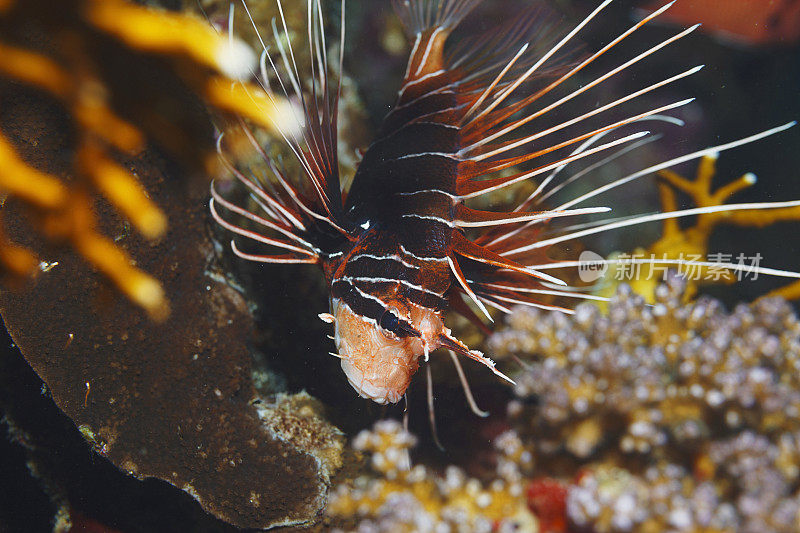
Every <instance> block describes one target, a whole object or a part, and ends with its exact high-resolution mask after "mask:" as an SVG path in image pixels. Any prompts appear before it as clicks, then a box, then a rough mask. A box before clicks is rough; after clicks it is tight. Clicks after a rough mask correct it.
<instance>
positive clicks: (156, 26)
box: [0, 0, 297, 319]
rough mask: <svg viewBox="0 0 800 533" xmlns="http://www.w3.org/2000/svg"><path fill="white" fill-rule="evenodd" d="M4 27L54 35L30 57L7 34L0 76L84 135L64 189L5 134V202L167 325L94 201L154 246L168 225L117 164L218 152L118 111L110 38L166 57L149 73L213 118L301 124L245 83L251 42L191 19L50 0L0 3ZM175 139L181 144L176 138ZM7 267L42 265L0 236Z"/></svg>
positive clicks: (158, 301)
mask: <svg viewBox="0 0 800 533" xmlns="http://www.w3.org/2000/svg"><path fill="white" fill-rule="evenodd" d="M54 11H57V12H58V13H56V12H54ZM0 25H2V26H4V27H6V28H22V27H25V26H26V25H31V26H32V27H34V28H39V29H41V30H42V33H43V34H46V35H48V36H50V38H51V39H52V43H51V44H52V46H45V47H39V46H36V47H35V49H28V48H27V47H26V46H25V44H27V37H26V35H25V34H24V32H23V33H22V35H21V36H20V35H16V34H15V32H13V31H11V32H9V31H6V32H4V33H3V40H2V41H0V76H2V77H4V78H7V79H10V80H14V81H16V82H18V83H21V84H23V85H26V86H28V87H31V88H34V89H36V90H39V91H44V92H45V93H47V94H49V95H50V96H51V97H53V98H55V99H56V100H57V101H58V102H59V103H60V104H61V105H62V106H63V107H64V108H65V110H66V111H67V113H68V114H69V116H70V117H71V119H72V121H73V122H74V128H75V131H76V132H77V143H76V146H75V148H74V150H75V153H74V158H73V159H74V165H73V168H72V177H73V178H74V179H73V180H71V182H70V184H69V185H68V184H67V183H66V182H64V181H62V180H61V179H60V177H58V176H54V175H50V174H47V173H45V172H42V171H41V170H40V169H37V168H33V167H32V166H30V165H29V164H28V163H27V162H26V161H24V160H23V158H22V157H20V155H19V154H18V147H15V146H14V144H13V143H12V142H11V141H10V140H9V138H7V137H6V136H5V135H4V134H1V133H0V194H4V195H6V196H8V197H11V198H15V199H17V200H19V201H20V202H21V203H22V204H24V205H26V206H28V207H29V208H31V209H32V210H33V211H34V213H35V214H36V218H35V219H36V220H38V221H40V222H41V225H40V228H39V229H40V230H41V231H42V233H43V234H44V235H45V236H46V237H47V238H49V239H50V240H51V241H55V242H66V243H68V244H70V245H71V246H72V248H73V249H74V250H76V251H77V252H78V253H79V254H81V255H82V256H83V257H84V258H85V259H86V260H87V261H89V262H90V263H91V264H92V265H93V266H94V267H95V268H97V269H98V270H99V271H100V272H102V273H103V274H105V275H106V276H107V277H108V278H110V279H111V280H112V281H113V282H114V283H115V284H116V285H117V286H118V287H119V289H120V290H121V291H122V292H123V293H125V294H126V295H127V296H128V297H129V298H130V299H131V300H132V301H134V302H135V303H136V304H138V305H140V306H141V307H143V308H144V309H145V310H146V311H147V312H148V313H149V314H150V315H151V317H153V318H156V319H159V318H163V317H165V316H166V314H167V309H168V304H167V299H166V297H165V295H164V294H163V290H162V289H161V286H160V284H159V282H158V281H157V280H155V279H154V278H152V277H150V276H149V275H147V274H145V273H144V272H141V271H140V270H139V269H137V268H136V267H135V266H133V261H132V260H131V258H130V257H128V255H127V254H126V253H125V252H124V251H122V249H120V248H119V247H118V246H117V245H116V244H115V243H114V242H113V241H112V240H111V239H108V238H106V237H104V236H103V235H101V234H100V233H99V232H98V231H97V229H96V226H97V224H96V216H95V214H94V212H93V210H92V207H91V206H92V201H91V195H92V193H93V192H95V193H99V194H101V195H102V196H104V197H105V198H106V199H107V200H108V201H109V202H110V203H111V204H112V205H113V206H115V207H116V209H117V210H119V211H120V212H121V213H122V214H123V215H124V216H125V217H126V218H127V219H128V220H129V221H130V222H131V224H132V225H133V226H134V227H135V228H136V230H138V231H139V233H141V234H142V235H143V236H145V237H146V238H149V239H157V238H159V237H161V236H162V235H164V232H165V231H166V228H167V220H166V217H165V215H164V213H163V212H162V211H161V209H159V207H158V206H157V205H156V204H155V202H153V201H152V200H151V199H150V198H149V197H148V194H147V192H146V191H145V190H144V189H143V188H142V186H141V185H140V184H139V182H138V180H137V179H136V176H135V175H134V174H132V173H131V172H130V171H129V170H128V169H126V168H125V167H124V166H122V165H121V164H120V163H119V162H118V160H119V159H120V158H122V157H124V156H128V157H130V156H134V155H136V154H138V153H139V152H141V151H142V150H143V149H144V148H145V145H146V144H147V143H148V142H149V141H151V139H153V138H155V139H157V140H159V141H160V142H162V143H163V144H165V145H166V146H167V148H180V149H182V148H184V147H186V146H189V147H192V150H191V151H192V153H199V154H202V153H203V152H206V153H207V154H209V155H210V154H211V153H213V150H214V146H213V142H212V139H210V138H209V139H198V138H197V137H198V136H199V134H198V133H197V132H194V131H180V130H174V131H173V130H170V131H169V133H167V130H168V129H169V128H167V126H172V127H174V125H173V124H169V120H170V119H169V118H166V117H161V116H158V113H160V112H158V111H157V112H156V114H150V116H147V117H145V116H139V114H138V113H137V112H136V111H135V110H131V109H127V108H124V107H123V108H120V109H118V107H119V106H120V105H123V106H124V102H125V99H124V98H122V99H120V98H118V95H117V94H116V93H115V90H118V88H119V86H120V83H121V82H120V80H119V79H112V78H111V77H112V76H114V74H112V72H114V70H113V69H109V68H107V67H108V65H107V64H106V63H103V61H108V59H107V58H104V56H103V54H102V52H101V50H102V49H103V48H105V47H106V46H105V45H104V43H105V42H107V41H108V39H112V40H113V41H115V42H116V43H117V44H115V45H114V46H120V47H121V49H122V50H124V52H123V53H125V54H133V55H134V56H137V57H143V56H145V55H153V56H159V57H162V58H164V59H166V63H165V64H166V67H161V66H160V65H162V63H158V65H159V66H154V67H152V68H153V69H154V72H153V73H152V76H153V77H154V78H156V77H159V72H158V71H157V68H167V69H171V70H170V73H171V74H172V75H176V76H178V77H179V78H180V79H181V80H182V82H183V83H184V84H185V85H186V86H187V87H188V89H189V90H190V91H193V92H194V94H196V95H198V96H199V97H200V98H202V99H204V100H205V101H206V103H208V104H209V105H210V106H211V107H212V108H215V109H217V110H220V111H222V112H225V113H232V114H236V115H240V116H243V117H246V118H247V119H249V120H251V121H253V122H254V123H256V124H258V125H260V126H262V127H265V128H267V129H268V130H272V131H277V130H279V129H280V130H282V131H283V132H284V133H286V132H287V131H289V133H291V132H292V131H293V128H295V127H296V126H297V124H295V123H294V122H293V121H290V120H287V117H288V116H289V115H290V114H289V113H288V112H287V106H288V104H286V103H285V101H284V100H281V99H279V98H278V97H276V96H274V95H271V94H267V93H266V92H264V91H263V90H262V89H261V88H259V87H257V86H255V85H253V84H250V83H248V82H246V81H243V80H244V79H246V78H248V77H250V76H251V72H252V71H253V69H254V67H255V66H256V57H255V55H254V53H253V52H252V50H251V49H250V48H249V47H248V46H247V45H246V44H244V43H243V42H241V41H239V40H238V39H232V38H230V37H229V36H228V35H224V34H221V33H218V32H216V31H215V30H214V29H213V28H211V26H210V25H208V24H207V23H206V22H205V21H203V20H201V19H198V18H195V17H191V16H187V15H184V14H179V13H170V12H165V11H161V10H155V9H150V8H146V7H142V6H138V5H135V4H133V3H130V2H127V1H124V0H69V1H66V2H62V3H59V4H58V5H57V6H53V5H50V4H49V3H48V2H45V1H43V0H34V1H29V2H15V1H14V0H5V1H2V2H0ZM20 42H23V43H25V44H20ZM42 50H46V51H49V52H50V53H51V54H52V55H49V54H48V53H46V52H43V51H42ZM116 75H117V76H119V75H121V74H119V73H117V74H116ZM123 82H124V80H123ZM122 84H123V85H124V83H122ZM115 87H116V89H115ZM134 90H135V89H134ZM169 98H170V96H165V99H167V100H169ZM173 100H174V98H173ZM120 102H122V103H120ZM160 104H161V106H160V107H159V109H164V108H165V102H161V103H160ZM143 105H148V104H147V103H146V102H145V103H144V104H143ZM184 105H185V102H183V101H180V100H176V101H173V102H169V103H167V104H166V107H169V108H173V109H180V108H181V106H184ZM122 115H126V116H127V117H128V118H123V116H122ZM209 129H210V126H209ZM6 133H7V132H6ZM176 134H177V135H176ZM175 136H178V137H183V138H184V140H180V141H179V140H175V139H174V137H175ZM170 137H172V138H170ZM180 155H186V154H180ZM210 160H211V159H210V158H206V159H205V160H204V162H209V161H210ZM0 264H1V265H2V266H3V267H4V269H5V270H6V272H7V273H9V274H11V275H12V276H20V275H24V274H29V273H31V272H33V271H35V267H36V265H37V264H38V260H37V259H36V257H35V256H34V255H33V254H32V253H31V252H29V251H27V250H25V249H24V248H21V247H20V246H18V245H15V244H13V243H11V242H10V241H9V240H8V239H7V238H6V237H5V236H4V235H3V234H2V232H0Z"/></svg>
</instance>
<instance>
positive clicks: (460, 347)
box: [438, 328, 516, 385]
mask: <svg viewBox="0 0 800 533" xmlns="http://www.w3.org/2000/svg"><path fill="white" fill-rule="evenodd" d="M438 341H439V346H441V347H443V348H447V349H448V350H452V351H453V352H455V353H456V354H458V355H463V356H465V357H469V358H470V359H472V360H474V361H478V362H479V363H480V364H482V365H483V366H485V367H487V368H489V369H490V370H491V371H492V372H493V373H494V374H495V375H496V376H499V377H501V378H503V379H504V380H506V381H508V382H509V383H511V384H512V385H516V383H515V382H514V380H512V379H511V378H510V377H508V376H506V375H505V374H503V373H502V372H500V371H499V370H497V368H496V366H495V362H494V361H492V360H491V359H489V358H488V357H486V356H485V355H483V353H481V352H479V351H478V350H470V349H469V347H467V345H466V344H464V343H463V342H461V341H460V340H458V339H457V338H455V337H453V336H452V335H451V334H450V330H448V329H447V328H445V329H444V331H442V332H441V333H439V337H438Z"/></svg>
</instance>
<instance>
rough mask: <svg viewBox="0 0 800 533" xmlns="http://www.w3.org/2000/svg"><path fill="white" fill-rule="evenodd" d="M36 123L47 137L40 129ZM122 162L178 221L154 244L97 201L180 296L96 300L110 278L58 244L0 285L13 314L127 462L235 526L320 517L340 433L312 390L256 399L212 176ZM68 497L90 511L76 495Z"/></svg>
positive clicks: (95, 432) (145, 160)
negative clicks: (218, 250)
mask: <svg viewBox="0 0 800 533" xmlns="http://www.w3.org/2000/svg"><path fill="white" fill-rule="evenodd" d="M29 134H30V135H32V136H33V137H35V138H37V140H38V141H39V142H38V144H39V145H40V146H41V147H43V148H48V146H47V142H48V138H47V135H46V132H44V131H40V132H38V136H37V132H34V131H31V132H29ZM56 152H57V151H55V150H52V151H51V150H46V153H56ZM127 164H129V165H130V168H132V169H133V170H134V172H135V173H136V174H137V176H139V179H140V180H141V182H142V183H143V184H144V186H145V187H146V188H147V190H148V191H150V193H151V197H152V199H153V201H155V202H157V203H158V204H159V205H160V206H162V208H163V209H164V210H165V213H166V214H167V216H168V217H170V218H171V219H173V220H179V221H180V224H172V225H170V227H169V229H168V230H167V234H166V235H165V238H164V239H163V240H162V241H161V242H160V243H158V244H156V245H153V244H149V243H148V242H147V241H146V239H144V238H143V237H141V236H139V235H136V234H133V233H130V232H127V231H125V227H124V223H123V222H122V221H121V220H120V219H119V217H118V216H116V214H115V212H114V211H113V210H112V209H111V208H110V207H109V206H105V207H104V208H101V209H99V210H98V212H99V213H100V220H101V223H102V227H103V229H104V231H105V232H107V233H108V234H112V235H118V236H119V238H118V239H117V241H116V245H117V246H119V247H120V248H121V249H122V250H126V251H129V250H136V252H137V254H138V256H139V264H138V266H139V267H140V268H142V269H145V270H147V271H150V272H153V273H154V274H155V275H156V276H157V277H158V278H159V279H161V280H163V282H164V286H165V289H166V291H167V292H168V293H169V294H175V295H179V296H180V297H179V298H175V299H174V300H173V313H172V314H171V316H170V318H168V319H167V320H166V321H165V322H163V323H158V324H157V323H154V322H152V321H150V320H148V319H147V318H146V317H144V316H143V315H142V314H141V313H137V309H136V307H135V306H134V305H132V304H131V303H130V302H127V301H126V300H124V299H119V298H116V299H113V300H112V301H106V302H101V305H97V302H94V301H93V300H94V296H93V295H96V294H102V291H101V290H99V289H100V287H101V285H102V278H101V277H100V276H98V275H88V274H87V273H86V272H84V271H83V270H82V268H83V267H82V263H81V260H80V259H79V258H77V257H75V256H74V255H72V254H71V253H70V252H69V251H68V250H63V251H61V253H52V252H51V253H50V254H49V255H47V256H46V257H47V260H48V263H49V264H50V265H51V268H49V269H48V270H47V271H43V272H40V274H39V275H38V276H37V277H36V278H35V279H34V280H32V281H31V282H30V287H28V288H27V289H26V290H24V291H3V292H2V293H0V312H2V315H3V318H4V320H5V324H6V326H7V327H8V329H9V331H10V332H11V334H12V337H13V339H14V341H15V342H16V344H17V346H19V348H20V350H21V352H22V354H23V355H24V356H25V358H26V360H27V361H28V362H29V363H30V365H31V366H32V367H33V369H34V370H35V371H36V372H37V373H38V374H39V376H41V378H42V379H43V381H44V383H45V385H46V389H47V390H48V391H49V393H50V394H51V395H52V399H53V401H54V402H55V404H56V405H57V406H58V407H59V408H60V409H61V410H62V411H63V412H64V413H66V414H67V415H68V416H69V417H70V418H71V419H72V422H73V423H74V425H75V426H77V427H78V428H79V429H80V432H81V434H82V435H83V436H84V438H85V439H86V440H88V441H89V442H90V444H91V445H92V446H93V448H94V450H95V452H96V453H97V454H99V455H100V456H102V457H104V458H106V459H107V460H109V461H110V462H111V463H113V464H114V465H116V466H117V467H118V468H120V469H121V470H123V471H124V472H127V473H129V474H130V475H131V476H134V477H136V478H138V479H146V478H157V479H160V480H163V481H165V482H167V483H170V484H172V485H174V486H175V487H178V488H180V489H182V490H184V491H186V492H187V493H188V494H191V496H192V497H193V498H195V499H196V500H197V501H199V502H200V505H201V506H202V507H203V508H204V509H205V510H206V511H207V512H209V513H211V514H212V515H214V516H216V517H219V518H221V519H223V520H225V521H226V522H228V523H230V524H234V525H236V526H239V527H249V528H264V527H269V526H276V525H286V524H301V523H307V522H310V521H313V520H314V519H315V517H316V516H317V514H318V513H320V512H321V509H322V508H323V507H324V504H325V498H326V494H327V490H328V486H329V478H330V475H331V474H332V473H333V472H334V471H335V470H336V469H337V468H338V466H339V464H341V460H340V458H339V454H340V451H341V448H342V444H341V442H340V440H341V437H340V436H339V434H338V432H337V431H336V430H335V428H333V427H331V426H330V425H328V424H327V423H326V422H324V420H322V419H321V416H320V414H319V409H320V407H319V406H317V405H316V404H314V402H312V401H310V400H309V399H308V398H307V397H305V396H302V395H301V396H291V395H277V396H273V397H272V398H264V399H259V397H258V395H257V393H256V391H255V389H254V386H253V380H252V373H253V366H254V362H253V357H252V354H251V353H250V351H249V350H248V348H247V346H246V344H245V342H243V340H244V339H246V338H247V337H248V335H249V330H250V328H251V326H252V317H251V315H250V313H249V310H248V308H247V305H246V303H245V301H244V299H243V298H242V296H241V295H240V294H239V293H238V292H236V291H235V290H233V289H232V288H231V287H230V286H229V285H228V284H227V283H225V281H224V278H222V277H220V276H219V275H218V274H215V273H214V270H213V265H214V255H215V254H214V247H213V244H212V242H211V241H210V239H209V238H208V236H207V233H206V230H205V224H206V217H207V212H206V207H205V205H204V202H203V199H204V198H205V194H206V191H205V187H202V188H200V189H199V190H188V191H187V190H186V187H181V186H176V185H175V183H176V181H175V180H174V179H172V177H171V176H169V175H168V174H167V170H165V167H167V168H169V167H168V166H167V165H164V164H163V161H161V160H160V159H159V158H158V157H156V156H154V155H152V154H146V156H143V157H139V158H136V159H133V160H129V161H128V162H127ZM6 209H7V210H8V215H9V216H8V218H7V220H8V221H9V225H8V227H7V229H8V231H9V234H10V235H11V236H12V238H14V239H15V240H16V241H17V242H20V243H23V244H24V245H25V246H26V247H28V248H30V249H34V250H39V249H43V246H44V244H43V243H42V242H41V241H39V240H37V238H36V236H35V235H31V234H30V232H28V231H27V230H26V226H25V225H24V224H22V223H21V222H20V223H18V224H15V223H13V222H14V221H17V220H20V219H19V218H18V217H17V216H15V215H16V214H17V213H16V211H15V209H14V206H13V205H8V206H7V207H6ZM16 357H19V356H16ZM9 379H10V378H9ZM272 392H273V394H274V391H272ZM23 422H24V420H21V421H20V424H22V423H23ZM73 431H74V430H73ZM84 453H85V454H86V455H87V457H88V456H89V452H88V450H84ZM71 503H72V504H73V505H75V506H76V507H77V509H76V511H77V512H81V511H82V509H81V501H80V499H76V500H75V501H72V500H71Z"/></svg>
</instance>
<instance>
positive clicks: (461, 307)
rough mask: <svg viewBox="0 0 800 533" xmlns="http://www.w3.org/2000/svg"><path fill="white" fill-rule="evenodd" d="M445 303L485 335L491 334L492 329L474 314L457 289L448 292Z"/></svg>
mask: <svg viewBox="0 0 800 533" xmlns="http://www.w3.org/2000/svg"><path fill="white" fill-rule="evenodd" d="M447 305H448V307H449V308H450V309H452V310H453V311H455V312H456V313H458V314H460V315H461V316H463V317H464V318H466V319H467V320H469V321H470V322H471V323H472V324H474V325H475V326H476V327H477V328H478V329H480V330H481V331H482V332H483V333H485V334H486V335H491V334H492V330H491V329H490V328H489V327H488V326H487V325H486V324H484V323H483V321H482V320H481V319H480V317H479V316H478V315H477V314H475V312H474V311H473V310H472V309H470V307H469V306H468V305H467V303H466V302H465V301H464V299H463V298H462V297H461V294H459V292H458V291H450V293H449V294H448V295H447Z"/></svg>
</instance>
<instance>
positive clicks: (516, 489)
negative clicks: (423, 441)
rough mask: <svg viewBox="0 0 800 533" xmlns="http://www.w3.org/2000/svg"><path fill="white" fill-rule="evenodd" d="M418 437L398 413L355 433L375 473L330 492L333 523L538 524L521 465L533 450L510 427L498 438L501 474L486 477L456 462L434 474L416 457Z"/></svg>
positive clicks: (508, 527) (366, 528)
mask: <svg viewBox="0 0 800 533" xmlns="http://www.w3.org/2000/svg"><path fill="white" fill-rule="evenodd" d="M415 443H416V439H415V438H414V437H413V436H412V435H411V434H409V433H408V432H407V431H405V430H404V429H403V427H402V425H401V424H400V423H399V422H397V421H394V420H382V421H379V422H377V423H376V424H375V426H374V427H373V428H372V430H364V431H362V432H361V433H359V434H358V435H357V436H356V437H355V439H353V442H352V447H353V448H355V449H356V450H357V451H359V452H362V453H365V454H367V455H368V456H369V464H370V468H371V473H367V474H364V475H361V476H359V477H357V478H356V479H355V480H354V481H353V482H352V484H342V485H339V486H337V487H336V488H335V489H334V491H333V492H332V493H331V497H330V503H329V505H328V510H327V513H328V515H329V516H330V517H331V520H332V522H333V524H334V526H335V527H334V529H333V530H334V531H338V532H342V531H354V532H358V533H371V532H376V533H377V532H386V533H389V532H391V533H400V532H404V531H405V532H409V533H410V532H420V533H423V532H431V533H433V532H441V531H457V532H464V533H466V532H470V533H479V532H485V533H489V532H493V531H495V532H511V531H514V532H519V533H523V532H524V533H535V532H537V531H539V526H538V523H537V520H536V518H535V517H534V516H533V514H532V513H531V512H530V510H529V508H528V506H527V500H526V494H525V490H524V486H523V483H522V475H521V473H520V469H521V468H524V467H525V466H529V461H530V454H529V453H528V452H526V451H525V450H523V449H522V446H521V443H519V441H518V440H516V439H515V438H514V437H513V435H510V434H509V435H505V436H501V437H500V438H499V439H498V440H497V441H496V448H497V451H498V456H499V461H498V468H497V477H496V478H495V479H494V480H493V481H492V482H491V483H489V484H482V483H481V482H480V481H479V480H478V479H475V478H470V477H468V476H467V475H466V474H465V473H464V471H463V470H462V469H460V468H458V467H456V466H449V467H447V468H446V470H445V471H444V472H443V473H442V474H437V473H435V472H434V471H432V470H431V469H430V468H427V467H425V466H423V465H412V464H411V461H410V458H409V450H410V449H411V448H412V447H413V446H414V445H415Z"/></svg>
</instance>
